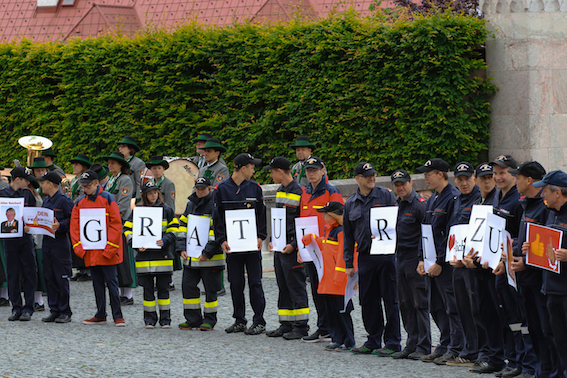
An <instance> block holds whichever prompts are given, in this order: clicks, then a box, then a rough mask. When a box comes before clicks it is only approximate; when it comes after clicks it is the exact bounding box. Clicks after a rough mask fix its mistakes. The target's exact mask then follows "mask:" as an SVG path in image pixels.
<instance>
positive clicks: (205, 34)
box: [0, 12, 495, 182]
mask: <svg viewBox="0 0 567 378" xmlns="http://www.w3.org/2000/svg"><path fill="white" fill-rule="evenodd" d="M487 33H488V32H487V30H486V29H485V25H484V21H483V20H479V19H476V18H473V17H467V16H459V15H454V14H451V13H450V12H445V13H439V14H435V15H430V16H424V17H418V18H416V19H413V20H410V19H405V18H403V17H402V18H396V19H393V18H390V17H387V16H385V15H383V14H382V15H381V14H379V13H377V14H376V15H374V16H373V17H369V18H360V17H358V16H357V15H356V14H355V13H354V12H347V13H345V14H341V15H333V16H330V17H328V18H325V19H321V20H317V21H314V22H305V21H299V20H298V21H295V22H291V23H289V24H285V25H283V24H278V25H270V26H267V25H256V24H243V25H233V26H231V27H224V28H204V27H201V26H199V25H196V24H188V25H186V26H183V27H182V28H180V29H178V30H177V31H176V32H174V33H166V32H162V31H155V30H154V31H148V32H146V33H145V34H144V35H141V36H138V37H135V38H126V37H121V36H116V35H115V36H103V37H99V38H92V39H85V40H79V39H75V40H71V41H69V42H68V43H33V42H30V41H27V40H23V41H21V42H19V43H12V44H3V45H0V125H1V127H2V129H3V131H4V135H5V138H2V140H0V163H3V164H5V165H7V166H10V165H11V159H14V158H23V157H24V156H25V151H24V150H23V148H21V147H19V146H18V145H17V140H18V138H19V137H21V136H24V135H30V134H35V135H42V136H45V137H48V138H50V139H52V140H53V142H54V148H55V150H56V151H57V152H58V154H59V157H58V158H57V162H58V163H59V164H60V165H63V166H66V167H67V168H69V165H67V163H66V162H67V161H68V160H69V159H70V158H72V157H73V156H75V155H76V154H77V153H79V152H84V153H87V154H88V155H89V156H91V157H92V158H93V159H92V160H98V157H100V156H103V155H104V154H106V153H108V152H110V151H112V150H115V149H116V142H117V141H118V140H120V138H121V137H122V136H123V135H127V134H129V135H133V136H135V137H136V138H138V140H139V142H140V144H141V146H142V149H143V151H142V152H141V153H140V155H141V158H142V159H146V158H148V157H149V156H150V155H154V154H164V155H170V156H191V155H194V145H193V143H192V142H191V138H193V137H195V136H197V135H198V134H199V133H201V132H212V133H213V134H214V135H215V136H217V137H218V138H219V139H221V140H223V141H224V143H225V145H226V146H227V147H228V149H229V150H228V152H227V153H226V154H225V156H224V157H225V159H226V160H227V162H229V161H230V162H231V161H232V159H233V158H234V156H236V155H237V154H238V153H240V152H250V153H252V154H253V155H255V156H257V157H260V158H262V159H263V160H264V161H269V159H271V158H272V157H274V156H277V155H283V156H287V157H289V158H291V160H292V161H293V160H295V156H294V154H293V150H291V149H290V148H289V147H288V146H289V144H291V143H292V142H293V141H294V140H295V138H296V137H297V136H298V135H309V136H310V137H311V138H312V141H315V142H316V143H317V145H318V146H319V148H318V149H317V151H316V152H315V155H318V156H320V157H321V158H323V159H324V160H325V161H326V164H327V167H328V170H329V172H330V175H331V177H332V178H346V177H351V176H352V170H353V168H354V166H355V164H356V163H357V162H358V161H362V160H366V161H369V162H371V163H373V164H375V166H376V167H377V169H378V170H379V172H380V173H381V174H389V173H390V172H391V171H393V170H394V169H396V168H400V167H401V168H406V169H408V170H410V171H414V169H415V167H417V166H418V165H421V164H422V163H423V162H424V161H425V160H426V159H427V158H429V157H431V156H439V157H443V158H444V159H446V160H447V161H449V162H450V163H457V162H459V161H461V160H467V159H468V160H470V161H471V162H473V163H475V162H476V161H477V159H478V158H479V154H481V153H482V152H483V151H485V150H486V149H487V147H488V125H489V122H490V118H489V117H490V104H489V102H488V100H487V97H488V95H489V94H491V93H493V92H494V91H495V87H494V86H493V85H492V84H491V83H490V81H489V80H485V79H482V78H480V77H475V76H474V75H471V73H472V72H475V71H476V70H482V69H485V68H486V64H485V62H484V61H483V60H482V57H481V56H480V54H479V53H478V52H476V50H475V49H476V48H478V47H479V46H482V45H483V44H484V41H485V40H486V38H487ZM256 178H257V179H258V180H259V181H261V182H268V181H269V179H268V176H267V173H265V172H264V173H261V174H259V175H257V176H256Z"/></svg>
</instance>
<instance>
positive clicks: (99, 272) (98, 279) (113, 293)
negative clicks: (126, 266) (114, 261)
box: [91, 265, 123, 319]
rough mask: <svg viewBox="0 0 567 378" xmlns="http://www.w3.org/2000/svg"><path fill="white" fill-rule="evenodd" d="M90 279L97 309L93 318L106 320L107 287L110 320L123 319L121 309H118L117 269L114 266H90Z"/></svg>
mask: <svg viewBox="0 0 567 378" xmlns="http://www.w3.org/2000/svg"><path fill="white" fill-rule="evenodd" d="M91 277H92V279H93V288H94V292H95V300H96V307H97V311H96V314H95V317H97V318H99V319H106V292H105V286H106V287H108V295H109V296H110V307H111V308H112V318H113V319H119V318H123V316H122V309H121V307H120V293H119V291H118V269H117V268H116V265H99V266H91Z"/></svg>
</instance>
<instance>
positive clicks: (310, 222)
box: [295, 217, 320, 261]
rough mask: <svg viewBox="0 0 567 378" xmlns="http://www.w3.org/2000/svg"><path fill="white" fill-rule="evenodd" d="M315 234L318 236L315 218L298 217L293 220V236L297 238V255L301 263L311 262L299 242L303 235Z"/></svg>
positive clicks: (301, 243)
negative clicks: (301, 260)
mask: <svg viewBox="0 0 567 378" xmlns="http://www.w3.org/2000/svg"><path fill="white" fill-rule="evenodd" d="M307 234H315V235H317V236H320V235H319V223H318V221H317V217H299V218H295V235H296V237H297V249H298V250H299V255H300V256H301V258H302V259H303V261H313V260H311V255H310V254H309V252H308V251H307V249H305V245H304V244H303V242H302V241H301V239H302V238H303V235H307Z"/></svg>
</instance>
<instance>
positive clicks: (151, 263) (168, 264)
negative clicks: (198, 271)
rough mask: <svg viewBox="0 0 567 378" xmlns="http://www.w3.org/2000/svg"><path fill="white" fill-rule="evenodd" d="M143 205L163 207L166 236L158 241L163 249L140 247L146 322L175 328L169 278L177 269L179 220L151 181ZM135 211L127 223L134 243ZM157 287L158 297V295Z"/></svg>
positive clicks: (138, 261) (138, 257)
mask: <svg viewBox="0 0 567 378" xmlns="http://www.w3.org/2000/svg"><path fill="white" fill-rule="evenodd" d="M139 206H147V207H162V208H163V219H162V222H161V224H162V228H163V232H162V237H161V239H160V240H158V241H157V242H156V244H157V246H159V247H160V248H136V249H137V252H138V253H137V254H136V274H137V275H138V277H139V278H138V280H139V283H140V286H142V287H143V288H144V323H145V324H146V328H149V329H151V328H154V327H155V325H156V323H157V322H158V313H157V309H158V308H159V324H160V326H161V328H171V300H170V299H169V279H170V276H171V273H172V272H173V254H174V250H175V240H176V237H177V228H178V227H179V222H178V221H177V218H175V213H174V212H173V209H172V208H171V207H170V206H169V205H167V204H165V203H164V202H163V200H162V197H161V193H160V191H159V188H158V187H157V186H155V185H154V183H153V182H151V181H148V182H146V183H145V184H144V185H143V186H142V203H141V204H140V205H139ZM132 220H133V213H131V214H130V217H129V218H128V220H127V221H126V222H125V223H124V235H125V236H126V240H127V242H128V244H129V245H132V237H133V236H132V228H133V223H132ZM154 287H155V289H156V290H157V295H158V299H157V302H156V298H155V295H154Z"/></svg>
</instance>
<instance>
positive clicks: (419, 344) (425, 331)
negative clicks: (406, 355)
mask: <svg viewBox="0 0 567 378" xmlns="http://www.w3.org/2000/svg"><path fill="white" fill-rule="evenodd" d="M416 268H417V261H415V262H414V263H412V264H407V263H406V262H401V263H400V261H399V260H398V263H397V265H396V277H397V283H398V300H399V303H400V313H401V315H402V321H403V323H404V328H405V330H406V332H407V334H408V337H407V340H406V347H405V348H404V349H405V350H407V351H409V352H413V351H416V350H417V351H419V352H422V353H424V354H429V353H431V326H430V324H431V321H430V319H429V308H428V303H427V290H426V287H425V277H422V276H420V275H419V274H418V273H417V271H416Z"/></svg>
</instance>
